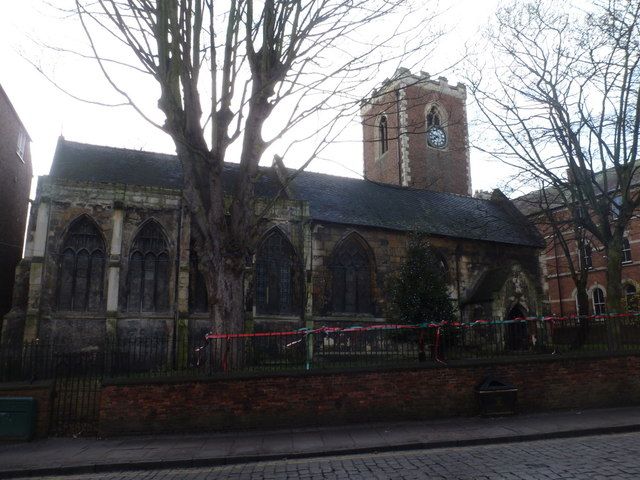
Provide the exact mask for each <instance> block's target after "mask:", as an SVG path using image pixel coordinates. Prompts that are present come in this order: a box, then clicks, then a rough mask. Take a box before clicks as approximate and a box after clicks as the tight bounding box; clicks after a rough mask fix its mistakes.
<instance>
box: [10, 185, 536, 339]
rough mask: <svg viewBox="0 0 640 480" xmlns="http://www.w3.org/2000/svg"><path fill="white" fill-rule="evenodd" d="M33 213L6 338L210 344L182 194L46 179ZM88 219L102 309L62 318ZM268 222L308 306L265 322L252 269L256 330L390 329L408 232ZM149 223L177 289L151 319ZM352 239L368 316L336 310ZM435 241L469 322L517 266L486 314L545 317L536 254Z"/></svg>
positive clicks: (274, 212)
mask: <svg viewBox="0 0 640 480" xmlns="http://www.w3.org/2000/svg"><path fill="white" fill-rule="evenodd" d="M262 206H264V205H261V206H259V207H262ZM32 212H33V213H32V218H31V220H30V225H31V227H30V231H29V236H28V244H27V257H26V258H25V260H24V261H23V264H22V265H21V268H20V269H19V272H21V273H20V274H19V276H20V278H19V280H20V281H19V282H18V284H19V285H22V287H20V288H18V289H17V292H22V293H20V294H19V295H18V296H19V297H20V296H21V298H15V299H14V310H13V311H12V313H11V314H10V315H9V320H8V321H7V322H5V332H4V333H3V336H5V338H13V339H14V340H17V339H20V338H22V339H24V340H27V341H32V340H35V339H39V340H40V341H45V342H46V341H53V342H56V343H59V342H63V343H66V344H68V345H69V346H70V347H72V346H85V345H97V344H99V343H101V341H103V340H104V339H105V338H118V339H127V338H139V337H144V338H149V337H154V338H158V337H159V338H164V339H166V340H171V339H172V338H173V337H174V336H176V335H177V336H178V337H180V338H183V339H186V338H193V337H196V338H202V336H203V334H204V333H206V332H207V331H208V330H209V328H210V323H209V319H208V317H207V314H206V313H194V312H190V311H189V278H190V275H189V269H190V263H189V248H190V222H189V216H188V215H187V214H186V210H185V209H184V208H183V206H182V204H181V196H180V192H178V191H174V190H166V189H160V188H143V187H132V186H127V187H126V188H125V187H124V186H118V185H106V184H99V185H98V184H82V183H77V182H71V181H60V180H55V181H54V180H53V179H49V178H44V179H42V180H41V183H40V185H39V189H38V196H37V199H36V202H35V204H34V208H33V210H32ZM83 215H87V216H89V217H90V218H91V220H92V221H93V222H95V224H96V225H97V227H98V229H99V231H100V232H101V235H102V236H103V240H104V246H105V250H106V262H105V270H104V278H103V282H102V284H103V290H102V298H103V305H102V308H100V309H99V310H98V311H96V312H65V311H60V310H59V309H58V308H57V305H56V302H57V288H58V277H59V269H60V254H61V250H62V247H63V242H64V239H65V234H66V232H67V230H68V229H69V227H70V225H71V224H72V223H73V222H74V220H76V219H78V218H80V217H82V216H83ZM268 218H269V220H268V221H265V222H264V225H263V227H262V228H263V232H264V236H265V237H266V236H267V235H268V233H269V232H271V231H272V230H273V229H279V231H280V232H282V234H283V235H284V236H285V237H286V238H287V240H288V241H289V242H290V243H291V245H292V247H293V249H294V250H295V252H296V255H297V262H298V263H299V270H300V289H301V292H300V295H301V298H302V299H303V301H302V305H301V306H300V309H299V311H298V312H297V313H293V314H291V315H288V316H283V315H271V316H269V315H263V314H259V312H257V311H256V307H255V305H254V303H255V302H254V291H255V285H254V282H253V274H254V268H253V267H254V265H251V264H248V265H247V272H246V281H245V285H246V290H245V291H246V302H245V303H246V320H247V327H248V329H250V330H251V329H253V330H255V331H264V330H288V329H292V328H300V327H302V326H313V325H316V326H317V325H323V324H329V323H333V324H346V325H350V324H354V323H359V324H363V323H368V322H382V321H384V318H385V310H386V306H385V299H386V290H387V284H388V281H389V279H390V276H391V275H393V274H394V273H395V272H397V271H398V269H399V268H400V266H401V265H402V263H403V261H404V255H405V251H406V246H407V242H408V239H409V233H406V232H404V233H403V232H397V231H390V230H385V229H380V228H372V227H362V226H349V225H342V224H332V223H320V222H315V221H312V220H311V219H310V216H309V211H308V206H307V205H306V204H304V203H302V202H298V201H288V200H282V201H278V202H276V203H275V204H274V205H272V206H271V209H270V213H269V215H268ZM151 219H153V220H155V221H156V222H157V223H158V224H159V225H160V226H161V229H162V232H163V234H164V235H165V237H166V241H167V251H168V254H169V278H170V282H169V288H168V291H167V292H166V294H167V297H168V302H167V308H166V310H165V311H160V312H154V313H144V312H139V311H131V310H130V309H129V308H128V305H127V297H128V291H127V276H128V274H129V269H130V265H129V258H130V253H131V248H132V245H133V242H134V239H135V237H136V234H137V232H138V230H139V229H140V226H141V225H142V224H144V223H145V222H147V221H149V220H151ZM351 236H356V238H358V241H359V242H360V243H361V244H362V245H364V246H365V250H366V251H367V255H368V256H369V261H370V265H371V301H372V308H371V311H370V313H366V314H357V315H356V314H348V315H345V314H341V313H335V312H332V303H331V282H332V279H331V269H330V267H331V262H332V256H333V253H334V251H335V249H336V247H337V246H338V245H339V244H340V243H341V242H342V241H343V240H344V239H346V238H349V237H351ZM430 241H431V244H432V246H433V247H434V248H435V249H436V251H437V252H438V253H439V254H440V255H441V257H442V259H443V261H444V263H445V264H446V267H447V270H448V277H449V279H450V293H451V296H452V298H453V299H454V300H455V301H458V302H459V304H460V307H461V308H460V311H461V317H462V318H463V319H470V318H471V316H472V315H471V311H472V310H473V308H474V305H470V304H468V301H467V300H468V299H469V298H470V297H472V296H473V294H474V291H475V290H477V288H478V285H479V283H482V281H483V280H482V279H483V278H484V277H483V274H484V273H485V272H487V271H488V270H490V269H492V268H495V266H496V265H500V266H504V267H505V268H506V267H508V268H513V269H514V273H513V275H511V274H509V275H510V276H509V277H508V278H507V277H505V282H503V283H504V285H502V286H499V287H500V288H496V289H494V290H495V291H493V292H492V295H493V300H492V301H491V302H489V304H488V305H484V306H483V308H484V311H485V315H486V316H501V317H504V316H505V315H506V313H507V312H508V309H509V308H510V305H512V304H514V302H520V303H526V305H527V309H528V312H529V313H536V312H538V311H539V307H538V302H537V298H538V295H539V293H540V291H539V290H540V288H539V286H538V285H537V284H536V282H535V280H534V279H536V278H539V276H538V270H537V269H538V262H537V261H536V251H535V249H533V248H525V247H518V246H508V245H499V244H495V243H489V242H482V241H470V240H462V239H455V238H444V237H433V238H431V239H430ZM253 261H254V262H255V258H254V259H253ZM518 272H519V273H518ZM518 275H521V277H522V279H520V277H518ZM516 277H517V278H516ZM514 278H515V280H517V281H515V280H513V279H514ZM512 280H513V281H512ZM514 282H515V283H514ZM512 283H513V284H514V285H516V284H517V285H520V284H525V286H526V288H524V289H523V288H521V287H518V288H516V289H515V290H514V288H512V287H510V285H511V284H512ZM518 289H519V290H518Z"/></svg>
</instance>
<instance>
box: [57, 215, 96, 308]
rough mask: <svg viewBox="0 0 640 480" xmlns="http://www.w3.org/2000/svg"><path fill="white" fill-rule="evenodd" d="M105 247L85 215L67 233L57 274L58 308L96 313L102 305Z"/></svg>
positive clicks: (94, 226)
mask: <svg viewBox="0 0 640 480" xmlns="http://www.w3.org/2000/svg"><path fill="white" fill-rule="evenodd" d="M104 264H105V248H104V240H103V238H102V235H101V233H100V231H99V230H98V227H97V226H96V225H95V223H94V222H93V221H92V220H91V219H89V218H88V217H81V218H80V219H78V220H76V221H75V222H74V223H73V224H72V225H71V227H70V228H69V231H68V232H67V234H66V236H65V240H64V244H63V247H62V254H61V256H60V263H59V271H58V272H59V273H58V304H57V306H58V310H68V311H80V312H86V311H90V312H95V311H97V310H100V308H101V307H102V289H103V288H102V286H103V277H104Z"/></svg>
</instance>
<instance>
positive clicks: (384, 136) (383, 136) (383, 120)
mask: <svg viewBox="0 0 640 480" xmlns="http://www.w3.org/2000/svg"><path fill="white" fill-rule="evenodd" d="M378 141H379V142H380V155H382V154H384V153H386V152H387V150H389V126H388V125H387V116H386V115H382V117H380V122H379V123H378Z"/></svg>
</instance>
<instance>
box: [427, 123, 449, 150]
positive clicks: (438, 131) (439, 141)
mask: <svg viewBox="0 0 640 480" xmlns="http://www.w3.org/2000/svg"><path fill="white" fill-rule="evenodd" d="M427 144H428V145H429V146H430V147H433V148H444V147H445V145H446V144H447V134H446V133H445V131H444V130H443V129H442V127H438V126H434V127H431V128H430V129H429V130H427Z"/></svg>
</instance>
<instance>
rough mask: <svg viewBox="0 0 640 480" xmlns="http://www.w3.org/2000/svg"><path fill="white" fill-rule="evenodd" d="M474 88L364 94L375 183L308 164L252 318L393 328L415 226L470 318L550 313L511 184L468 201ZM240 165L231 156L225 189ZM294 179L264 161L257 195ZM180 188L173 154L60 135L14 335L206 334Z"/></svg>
mask: <svg viewBox="0 0 640 480" xmlns="http://www.w3.org/2000/svg"><path fill="white" fill-rule="evenodd" d="M465 97H466V93H465V88H464V87H463V86H462V85H458V86H455V87H453V86H450V85H448V84H447V82H446V80H445V79H439V80H438V81H432V80H431V79H430V78H429V77H428V76H427V75H423V74H421V75H420V76H412V75H410V74H409V73H408V72H406V71H401V72H400V75H399V76H396V77H394V78H393V79H391V80H388V81H386V82H385V83H384V85H383V87H382V88H381V89H380V90H379V91H378V92H376V93H375V94H374V95H373V97H372V98H371V99H369V100H368V101H366V102H364V103H363V106H362V123H363V129H364V139H365V145H364V167H365V168H364V170H365V177H366V178H365V179H363V180H361V179H353V178H344V177H337V176H332V175H326V174H321V173H314V172H302V173H301V174H300V175H298V176H296V177H295V179H294V180H293V181H292V182H291V184H290V185H289V187H288V188H287V189H286V192H285V194H283V195H282V197H281V198H279V199H278V200H277V202H275V205H274V206H273V208H272V209H271V211H270V213H269V214H268V218H267V219H266V220H267V221H266V222H265V225H264V232H263V237H262V240H261V242H260V243H259V245H258V248H257V251H256V253H255V255H254V258H253V259H252V261H251V265H248V268H247V273H246V279H245V285H246V288H245V295H246V301H245V305H246V318H247V322H248V324H250V327H251V328H255V329H256V330H267V329H276V330H283V329H291V328H299V327H301V326H305V325H307V326H311V325H326V324H331V323H333V324H345V323H348V324H351V323H355V322H357V323H374V322H383V321H384V320H385V319H384V314H385V286H386V283H387V281H388V279H389V277H390V275H393V274H394V273H395V272H396V271H397V269H398V267H399V266H400V264H401V263H402V262H403V260H404V253H405V249H406V245H407V241H408V238H409V235H410V233H411V232H414V231H420V232H423V233H425V234H427V235H428V236H429V238H430V241H431V243H432V245H433V247H434V248H435V249H436V250H437V252H438V255H439V256H440V258H441V260H442V265H443V268H445V270H446V273H447V277H448V280H449V289H450V293H451V296H452V298H453V299H454V300H455V302H456V304H457V306H458V308H459V313H460V316H461V317H462V318H464V319H470V318H480V317H505V316H520V315H523V314H535V313H537V312H539V311H540V296H541V285H540V281H539V278H540V275H539V264H538V260H537V258H538V252H539V250H540V248H541V247H542V246H543V244H542V240H541V238H540V236H539V235H538V234H537V232H536V231H535V229H534V228H533V227H532V226H531V224H530V223H529V222H528V221H527V219H526V218H525V217H524V216H523V215H522V214H521V213H520V212H519V211H518V210H517V209H516V208H515V207H514V206H513V204H512V203H511V202H510V201H509V200H508V199H506V197H505V196H504V195H502V194H501V193H500V192H498V191H496V192H494V194H493V195H492V197H491V198H490V199H480V198H473V197H471V196H470V195H469V192H470V179H469V154H468V145H467V124H466V114H465ZM396 100H398V101H396ZM392 107H393V108H395V110H392ZM237 171H238V170H237V166H236V165H235V164H227V165H226V166H225V169H224V181H225V184H226V185H228V186H231V185H232V184H233V182H234V177H235V175H236V174H237ZM288 174H290V172H289V171H287V170H283V169H282V167H281V166H280V167H279V166H278V165H277V164H276V165H274V166H273V167H271V168H262V169H261V176H260V179H259V180H258V183H257V187H256V191H257V193H258V196H259V197H260V198H262V199H271V198H273V196H274V195H275V194H276V192H279V191H281V190H282V188H281V186H282V184H281V179H282V178H283V176H286V175H288ZM181 185H182V175H181V169H180V164H179V162H178V160H177V159H176V157H174V156H171V155H161V154H155V153H150V152H141V151H133V150H125V149H117V148H110V147H99V146H93V145H86V144H79V143H74V142H69V141H66V140H64V139H60V141H59V143H58V147H57V150H56V153H55V155H54V159H53V165H52V168H51V172H50V174H49V175H48V176H46V177H42V178H40V180H39V183H38V190H37V196H36V200H35V202H34V207H33V209H32V215H31V219H30V226H29V235H28V246H27V252H28V256H27V258H25V260H24V262H23V263H22V264H21V267H20V269H19V272H18V275H17V278H18V281H19V282H18V283H19V285H20V288H19V292H20V294H19V295H17V296H16V301H15V302H14V307H13V309H12V312H11V313H10V314H9V316H8V321H6V322H5V329H4V331H3V336H4V338H5V339H13V340H15V341H19V340H21V339H23V340H27V341H28V340H33V339H35V338H40V339H54V340H61V339H64V340H65V341H66V342H69V344H72V343H82V344H96V343H99V342H100V340H101V339H103V338H105V337H119V338H123V337H124V338H128V337H134V336H162V337H172V336H178V337H180V336H183V337H184V336H185V335H196V336H198V335H201V334H202V333H204V332H205V331H206V330H208V328H209V324H208V320H207V314H206V310H207V298H206V292H205V290H204V288H203V283H202V281H201V279H199V274H198V271H197V268H196V265H197V258H196V256H195V254H194V252H193V250H192V249H191V248H190V247H191V240H190V233H189V231H190V216H189V214H188V213H187V210H186V208H185V205H184V203H183V200H182V194H181Z"/></svg>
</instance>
